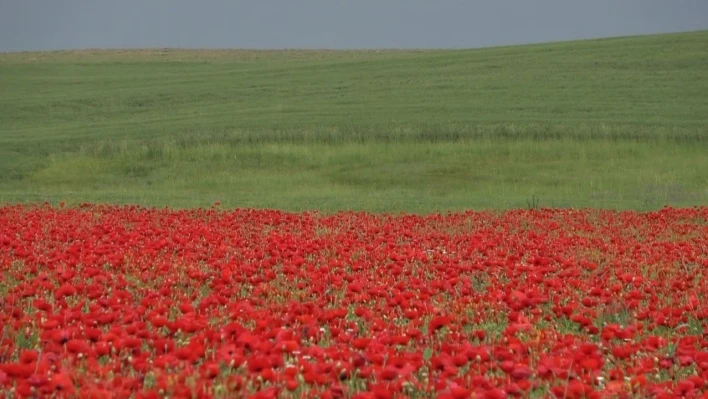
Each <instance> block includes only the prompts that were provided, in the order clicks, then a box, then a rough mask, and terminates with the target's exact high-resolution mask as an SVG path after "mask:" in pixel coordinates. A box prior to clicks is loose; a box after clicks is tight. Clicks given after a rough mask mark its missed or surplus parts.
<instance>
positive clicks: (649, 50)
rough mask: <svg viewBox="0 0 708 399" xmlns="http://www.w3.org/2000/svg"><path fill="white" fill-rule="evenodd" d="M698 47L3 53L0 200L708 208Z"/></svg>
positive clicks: (376, 207) (707, 79)
mask: <svg viewBox="0 0 708 399" xmlns="http://www.w3.org/2000/svg"><path fill="white" fill-rule="evenodd" d="M706 41H708V32H693V33H682V34H668V35H658V36H644V37H628V38H615V39H604V40H588V41H578V42H567V43H551V44H543V45H531V46H510V47H500V48H490V49H477V50H425V51H423V50H421V51H393V50H390V51H383V50H381V51H295V50H289V51H246V50H172V49H155V50H132V51H128V50H120V51H119V50H114V51H111V50H82V51H66V52H49V53H8V54H0V92H1V93H2V96H0V202H3V203H30V202H43V201H51V202H52V203H54V204H56V203H58V202H60V201H65V202H67V203H68V204H70V205H71V204H77V203H80V202H87V201H88V202H101V203H117V204H131V203H132V204H143V205H150V206H153V205H154V206H171V207H197V206H208V205H210V204H212V203H213V202H215V201H221V203H222V204H223V205H224V206H229V207H257V208H277V209H283V210H292V211H299V210H307V209H313V210H314V209H316V210H320V211H327V212H333V211H337V210H341V209H351V210H369V211H376V212H380V211H381V212H401V211H403V212H419V213H428V212H434V211H446V210H463V209H470V208H472V209H480V208H490V209H509V208H519V207H527V206H529V207H538V206H541V207H543V206H547V207H595V208H612V209H638V210H648V209H656V208H660V207H662V206H664V205H673V206H692V205H700V204H706V203H708V157H706V156H705V154H706V153H708V131H707V126H708V96H706V94H705V93H708V69H707V68H705V65H706V63H708V48H706V46H705V43H706Z"/></svg>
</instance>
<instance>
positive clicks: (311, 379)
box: [0, 204, 708, 399]
mask: <svg viewBox="0 0 708 399" xmlns="http://www.w3.org/2000/svg"><path fill="white" fill-rule="evenodd" d="M0 267H1V268H2V273H1V280H0V306H1V307H0V324H1V327H2V332H1V334H2V335H1V336H0V392H2V393H1V394H0V396H3V397H6V398H31V397H54V398H71V397H82V398H84V397H86V398H111V397H114V398H124V397H133V398H164V397H175V398H182V397H184V398H227V397H228V398H233V397H250V398H276V397H282V398H357V399H364V398H377V399H380V398H404V397H411V398H454V399H463V398H506V397H531V398H534V397H537V398H648V397H651V398H674V397H684V398H696V397H708V395H707V394H706V392H708V329H707V328H706V327H707V326H708V301H706V299H705V298H708V281H707V280H706V274H707V273H708V208H706V207H695V208H683V209H677V208H668V207H667V208H663V209H661V210H659V211H653V212H644V213H639V212H634V211H626V212H618V211H604V210H569V209H535V210H511V211H505V212H491V211H490V212H487V211H484V212H471V211H470V212H463V213H446V214H430V215H425V216H417V215H406V214H403V215H386V214H369V213H357V212H339V213H334V214H319V213H316V212H314V213H311V212H303V213H287V212H282V211H275V210H253V209H236V210H221V209H220V207H219V206H218V205H217V204H215V206H213V207H211V208H209V209H190V210H173V209H156V208H142V207H134V206H108V205H89V204H84V205H81V206H77V207H62V206H59V207H53V206H50V205H37V206H22V205H6V206H4V207H2V208H0Z"/></svg>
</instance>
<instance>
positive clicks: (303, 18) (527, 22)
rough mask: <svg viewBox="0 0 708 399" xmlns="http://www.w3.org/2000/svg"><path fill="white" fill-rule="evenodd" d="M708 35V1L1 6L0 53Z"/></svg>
mask: <svg viewBox="0 0 708 399" xmlns="http://www.w3.org/2000/svg"><path fill="white" fill-rule="evenodd" d="M702 29H708V0H484V1H481V0H480V1H474V0H466V1H465V0H352V1H342V0H249V1H240V0H200V1H197V0H0V51H24V50H54V49H80V48H137V47H153V48H154V47H182V48H332V49H335V48H337V49H338V48H470V47H485V46H496V45H505V44H519V43H533V42H544V41H558V40H572V39H581V38H594V37H608V36H621V35H635V34H648V33H661V32H676V31H692V30H702Z"/></svg>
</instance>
